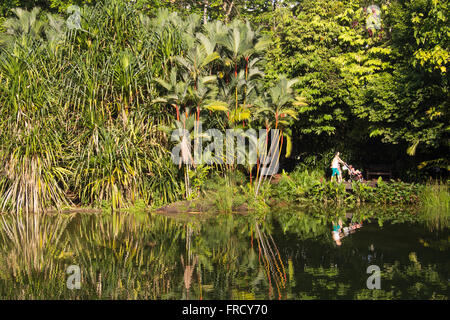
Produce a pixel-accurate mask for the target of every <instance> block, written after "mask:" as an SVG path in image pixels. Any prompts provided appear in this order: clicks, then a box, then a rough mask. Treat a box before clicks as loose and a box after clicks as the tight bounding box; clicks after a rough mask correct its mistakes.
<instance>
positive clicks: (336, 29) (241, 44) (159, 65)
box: [0, 0, 450, 212]
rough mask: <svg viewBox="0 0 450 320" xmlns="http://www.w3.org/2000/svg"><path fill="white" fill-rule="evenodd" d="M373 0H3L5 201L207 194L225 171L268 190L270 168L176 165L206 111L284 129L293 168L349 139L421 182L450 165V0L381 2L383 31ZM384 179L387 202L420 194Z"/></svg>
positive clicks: (220, 120) (0, 181)
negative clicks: (370, 19) (370, 9)
mask: <svg viewBox="0 0 450 320" xmlns="http://www.w3.org/2000/svg"><path fill="white" fill-rule="evenodd" d="M73 4H74V5H79V6H80V7H70V5H73ZM35 5H39V6H40V7H41V9H38V8H33V7H34V6H35ZM365 5H366V4H365V3H364V2H363V1H361V2H360V1H356V0H346V1H324V0H320V1H309V0H304V1H299V2H294V1H283V2H279V1H273V2H272V3H271V4H268V3H267V2H265V1H253V2H250V1H218V0H217V1H216V0H215V1H204V2H201V1H200V2H198V1H177V2H176V3H172V2H171V1H165V0H160V1H158V0H141V1H120V0H105V1H88V0H86V1H85V0H80V1H75V0H74V1H71V0H70V1H62V0H51V1H44V0H42V1H40V2H32V1H13V0H11V1H7V2H3V4H2V6H1V10H2V11H1V14H2V15H4V17H2V19H3V24H2V33H1V35H0V94H1V96H0V97H1V98H0V113H1V120H0V139H1V141H2V145H1V148H0V159H1V161H2V163H3V164H4V165H3V166H2V170H1V173H0V205H1V210H6V211H15V212H20V211H25V212H40V211H45V210H46V209H47V208H49V207H58V208H60V207H62V206H65V205H68V204H73V203H75V204H81V205H100V204H102V203H104V202H107V203H109V204H110V205H111V207H112V208H118V207H123V206H127V205H128V204H129V203H132V202H134V201H136V200H137V199H142V200H143V201H144V202H145V203H147V204H152V205H159V204H162V203H166V202H172V201H175V200H176V199H179V198H181V197H183V196H184V197H185V198H189V199H190V198H192V197H195V196H197V195H199V194H200V192H201V190H202V185H203V184H204V182H205V181H206V180H207V178H208V177H209V176H210V175H211V174H212V172H217V171H218V172H222V173H223V174H224V175H225V176H227V175H228V174H235V172H236V171H240V172H242V173H244V174H245V175H246V176H247V177H248V180H249V184H248V185H245V186H244V187H243V188H245V189H239V190H241V191H239V192H243V193H245V194H253V195H254V196H255V198H258V197H260V198H261V197H262V194H261V193H264V192H266V190H265V189H264V188H266V187H264V186H265V185H266V183H265V182H264V180H265V177H263V175H262V174H261V171H260V163H258V164H257V165H253V164H251V163H248V161H247V163H245V164H244V165H239V166H230V165H225V166H218V165H210V166H194V165H193V164H192V163H184V164H185V165H184V166H181V165H178V164H174V163H173V162H172V159H171V154H170V151H171V149H172V148H173V146H174V141H171V139H170V132H171V131H172V130H173V129H176V128H178V129H180V128H181V129H183V128H185V129H192V128H195V126H196V125H197V126H198V124H199V123H200V122H202V123H203V130H207V129H209V128H218V129H220V130H225V129H230V128H233V129H248V128H251V129H256V130H258V129H265V130H266V133H269V132H270V130H272V129H280V130H281V133H282V135H281V136H279V137H278V140H277V143H279V144H280V145H281V147H282V148H283V151H284V152H283V157H282V158H281V160H280V161H281V162H282V165H284V164H286V163H287V161H286V158H285V156H286V157H288V156H289V155H290V154H292V155H293V156H294V157H293V158H296V159H300V161H302V162H303V163H304V164H305V165H307V166H309V167H313V168H317V170H327V169H328V162H329V161H330V159H331V158H330V157H329V156H330V154H331V153H332V151H333V150H334V149H336V148H339V149H340V150H344V156H345V159H346V160H347V161H351V162H352V163H353V162H355V164H367V163H371V162H392V161H393V159H397V160H398V161H397V163H396V168H395V169H396V173H397V174H401V176H402V177H406V178H408V179H411V180H413V179H420V178H421V174H419V172H420V171H419V169H418V168H417V166H418V165H419V168H421V169H422V168H427V167H440V168H441V171H440V172H441V173H440V174H441V175H443V176H445V175H447V172H448V156H447V155H448V147H449V146H448V141H449V139H448V132H449V127H448V122H449V121H448V120H449V119H448V111H447V109H448V101H449V100H450V99H449V92H448V60H449V59H448V43H449V40H448V39H449V31H448V23H447V22H448V21H447V20H448V10H449V8H448V3H447V2H445V1H431V0H429V1H428V0H422V1H394V2H386V3H385V2H383V1H382V3H380V7H381V15H382V20H381V21H382V22H381V25H382V27H381V29H380V30H378V29H377V30H375V29H374V30H373V31H371V32H370V33H369V32H368V31H367V29H366V27H365V25H366V24H365V20H366V18H367V13H366V12H365V7H364V6H365ZM16 6H20V7H23V8H26V9H28V11H27V10H23V9H12V8H14V7H16ZM245 19H247V20H245ZM194 138H195V136H194ZM258 143H259V142H258ZM406 151H408V153H409V155H407V154H406ZM182 154H183V157H185V158H189V157H190V156H191V154H190V151H187V150H186V148H184V149H183V150H182ZM203 160H205V159H203ZM276 161H278V159H276ZM212 169H213V170H212ZM317 172H318V171H317ZM442 172H443V174H442ZM298 174H299V175H302V174H301V173H298ZM325 174H326V172H325ZM294 175H295V174H294ZM325 176H326V175H325ZM325 176H323V175H322V178H325ZM306 179H309V177H308V178H306ZM314 179H315V178H314ZM294 180H295V181H296V178H295V177H294ZM283 183H285V182H283ZM283 183H282V184H281V185H283ZM296 183H298V185H295V186H292V185H289V184H287V185H286V188H289V187H292V188H293V189H294V191H291V190H289V191H288V192H287V193H284V195H286V196H288V195H290V194H291V193H294V194H295V195H296V197H302V196H303V195H305V194H307V193H309V195H308V197H309V196H312V197H319V195H321V194H335V196H336V197H337V196H338V195H340V194H342V190H341V189H342V186H341V187H339V188H338V189H336V190H335V187H334V184H328V183H326V182H325V181H324V180H323V181H322V182H321V183H320V184H314V187H312V186H310V185H309V184H311V183H312V180H311V181H309V182H306V181H305V182H304V183H303V182H301V183H300V182H298V181H296ZM281 185H280V186H281ZM358 188H359V187H357V188H356V189H358ZM383 188H386V190H385V189H383ZM383 188H380V189H379V190H378V191H377V192H379V193H380V195H381V194H383V195H386V197H384V196H383V197H384V198H383V199H384V201H385V202H386V203H398V202H407V203H415V202H416V198H415V197H416V192H415V191H414V192H413V191H410V190H409V189H408V188H410V187H409V185H403V184H401V183H399V184H389V185H387V184H386V186H385V187H383ZM411 188H413V187H411ZM203 189H204V190H206V189H205V188H203ZM219 189H220V188H219ZM358 190H359V189H358ZM216 191H217V190H216ZM210 192H212V191H211V190H210ZM233 192H237V191H233ZM233 192H231V194H233ZM357 192H358V195H356V196H355V197H357V199H358V201H359V200H360V201H372V202H373V201H375V200H373V199H372V198H371V196H370V195H369V194H370V192H368V191H367V190H362V189H361V190H360V191H357ZM365 192H366V193H367V195H366V194H365ZM312 193H315V194H316V195H312ZM409 193H412V194H414V195H415V196H414V197H412V196H409ZM284 195H283V194H282V193H280V195H279V196H280V197H282V196H284ZM387 195H389V196H387ZM335 196H332V197H335ZM352 196H353V195H352ZM294 198H295V197H294ZM378 198H382V197H381V196H379V197H378ZM370 199H372V200H370ZM401 199H403V200H401ZM404 199H408V200H404ZM221 200H223V201H224V203H222V204H221V206H222V207H223V208H224V210H225V211H227V210H229V209H230V208H232V207H233V205H230V201H229V199H227V198H224V199H221ZM375 202H376V201H375ZM257 203H258V201H257Z"/></svg>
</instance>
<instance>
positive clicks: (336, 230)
mask: <svg viewBox="0 0 450 320" xmlns="http://www.w3.org/2000/svg"><path fill="white" fill-rule="evenodd" d="M341 229H342V220H341V219H339V222H338V223H333V231H331V235H332V237H333V240H334V241H335V242H336V244H337V245H338V246H340V245H341V244H342V242H341V234H340V231H341Z"/></svg>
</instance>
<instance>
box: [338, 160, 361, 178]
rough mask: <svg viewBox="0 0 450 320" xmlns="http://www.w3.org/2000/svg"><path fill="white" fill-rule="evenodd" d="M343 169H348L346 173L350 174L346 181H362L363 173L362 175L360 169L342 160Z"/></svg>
mask: <svg viewBox="0 0 450 320" xmlns="http://www.w3.org/2000/svg"><path fill="white" fill-rule="evenodd" d="M343 169H344V170H348V174H349V176H350V179H349V180H348V182H352V181H358V182H363V175H362V173H361V171H359V170H356V169H355V168H353V166H352V165H348V164H346V163H345V162H344V168H343Z"/></svg>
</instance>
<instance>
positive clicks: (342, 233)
mask: <svg viewBox="0 0 450 320" xmlns="http://www.w3.org/2000/svg"><path fill="white" fill-rule="evenodd" d="M361 227H362V222H360V223H356V222H355V223H351V224H350V225H349V226H348V227H342V220H341V219H339V222H338V223H335V222H333V230H332V231H331V235H332V237H333V240H334V242H336V244H337V245H338V246H340V245H342V242H341V239H342V238H344V237H346V236H348V235H349V234H352V233H355V230H356V229H359V228H361Z"/></svg>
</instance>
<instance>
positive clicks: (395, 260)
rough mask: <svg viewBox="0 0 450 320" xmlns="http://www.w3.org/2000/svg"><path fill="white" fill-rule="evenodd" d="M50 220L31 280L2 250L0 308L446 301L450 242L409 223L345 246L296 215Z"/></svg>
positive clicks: (370, 223) (323, 224)
mask: <svg viewBox="0 0 450 320" xmlns="http://www.w3.org/2000/svg"><path fill="white" fill-rule="evenodd" d="M327 216H333V213H331V214H330V213H328V215H327ZM347 216H348V215H347ZM52 219H68V220H70V221H69V222H68V224H67V226H66V227H65V229H64V230H63V232H62V236H61V238H60V239H59V240H58V241H57V243H54V244H51V243H50V244H48V245H47V246H46V248H44V249H43V252H44V253H43V256H44V258H45V263H44V265H45V266H47V267H46V268H44V270H42V268H41V269H39V268H36V269H34V270H31V271H30V272H28V271H27V268H28V267H27V264H26V263H25V262H24V261H21V257H20V256H17V254H14V252H16V251H14V250H15V249H14V246H11V245H8V244H7V243H6V242H7V241H6V240H3V244H2V256H1V258H2V260H3V263H2V265H3V266H2V267H1V269H0V277H1V278H0V294H1V296H0V297H1V298H2V299H17V298H19V299H20V298H27V299H448V296H449V279H450V259H449V243H450V241H449V240H450V239H449V237H450V233H449V231H448V229H447V230H444V231H439V232H438V231H433V232H432V231H430V229H429V228H428V227H426V226H425V225H424V224H422V223H419V222H414V221H411V219H403V220H405V221H403V220H402V219H391V221H384V222H383V223H382V226H380V225H381V222H379V221H377V220H374V219H366V220H365V221H364V222H363V226H362V227H361V228H360V229H357V230H356V231H355V232H354V233H351V234H348V235H347V236H346V237H344V238H343V239H342V245H341V246H337V245H336V243H335V242H334V241H333V239H332V235H331V230H332V221H333V220H334V219H335V218H325V216H323V215H322V214H317V213H316V214H311V213H304V212H300V211H299V210H292V209H291V210H283V211H279V212H272V213H270V214H269V215H267V216H266V218H265V219H262V218H258V216H257V215H252V214H248V215H238V214H214V215H213V214H211V215H203V214H202V215H200V214H185V215H181V216H177V217H168V216H163V215H158V214H137V215H136V214H117V215H114V216H111V215H104V216H101V215H86V214H75V215H73V216H71V217H70V218H68V217H65V218H59V217H58V218H52ZM336 219H337V218H336ZM362 219H364V216H362V218H361V220H362ZM358 220H359V219H358ZM399 220H400V221H399ZM343 221H344V226H348V225H349V224H350V223H351V220H350V219H346V218H345V215H344V216H343ZM52 223H55V222H52ZM69 265H77V266H79V267H80V271H81V276H80V280H81V283H80V289H73V290H70V289H68V288H67V278H68V276H69V275H68V274H66V270H67V267H68V266H69ZM371 265H375V266H378V267H379V268H380V271H381V277H380V289H379V290H376V289H375V290H369V289H368V288H367V284H366V282H367V279H368V277H369V276H371V274H368V273H367V268H368V267H369V266H371Z"/></svg>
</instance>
